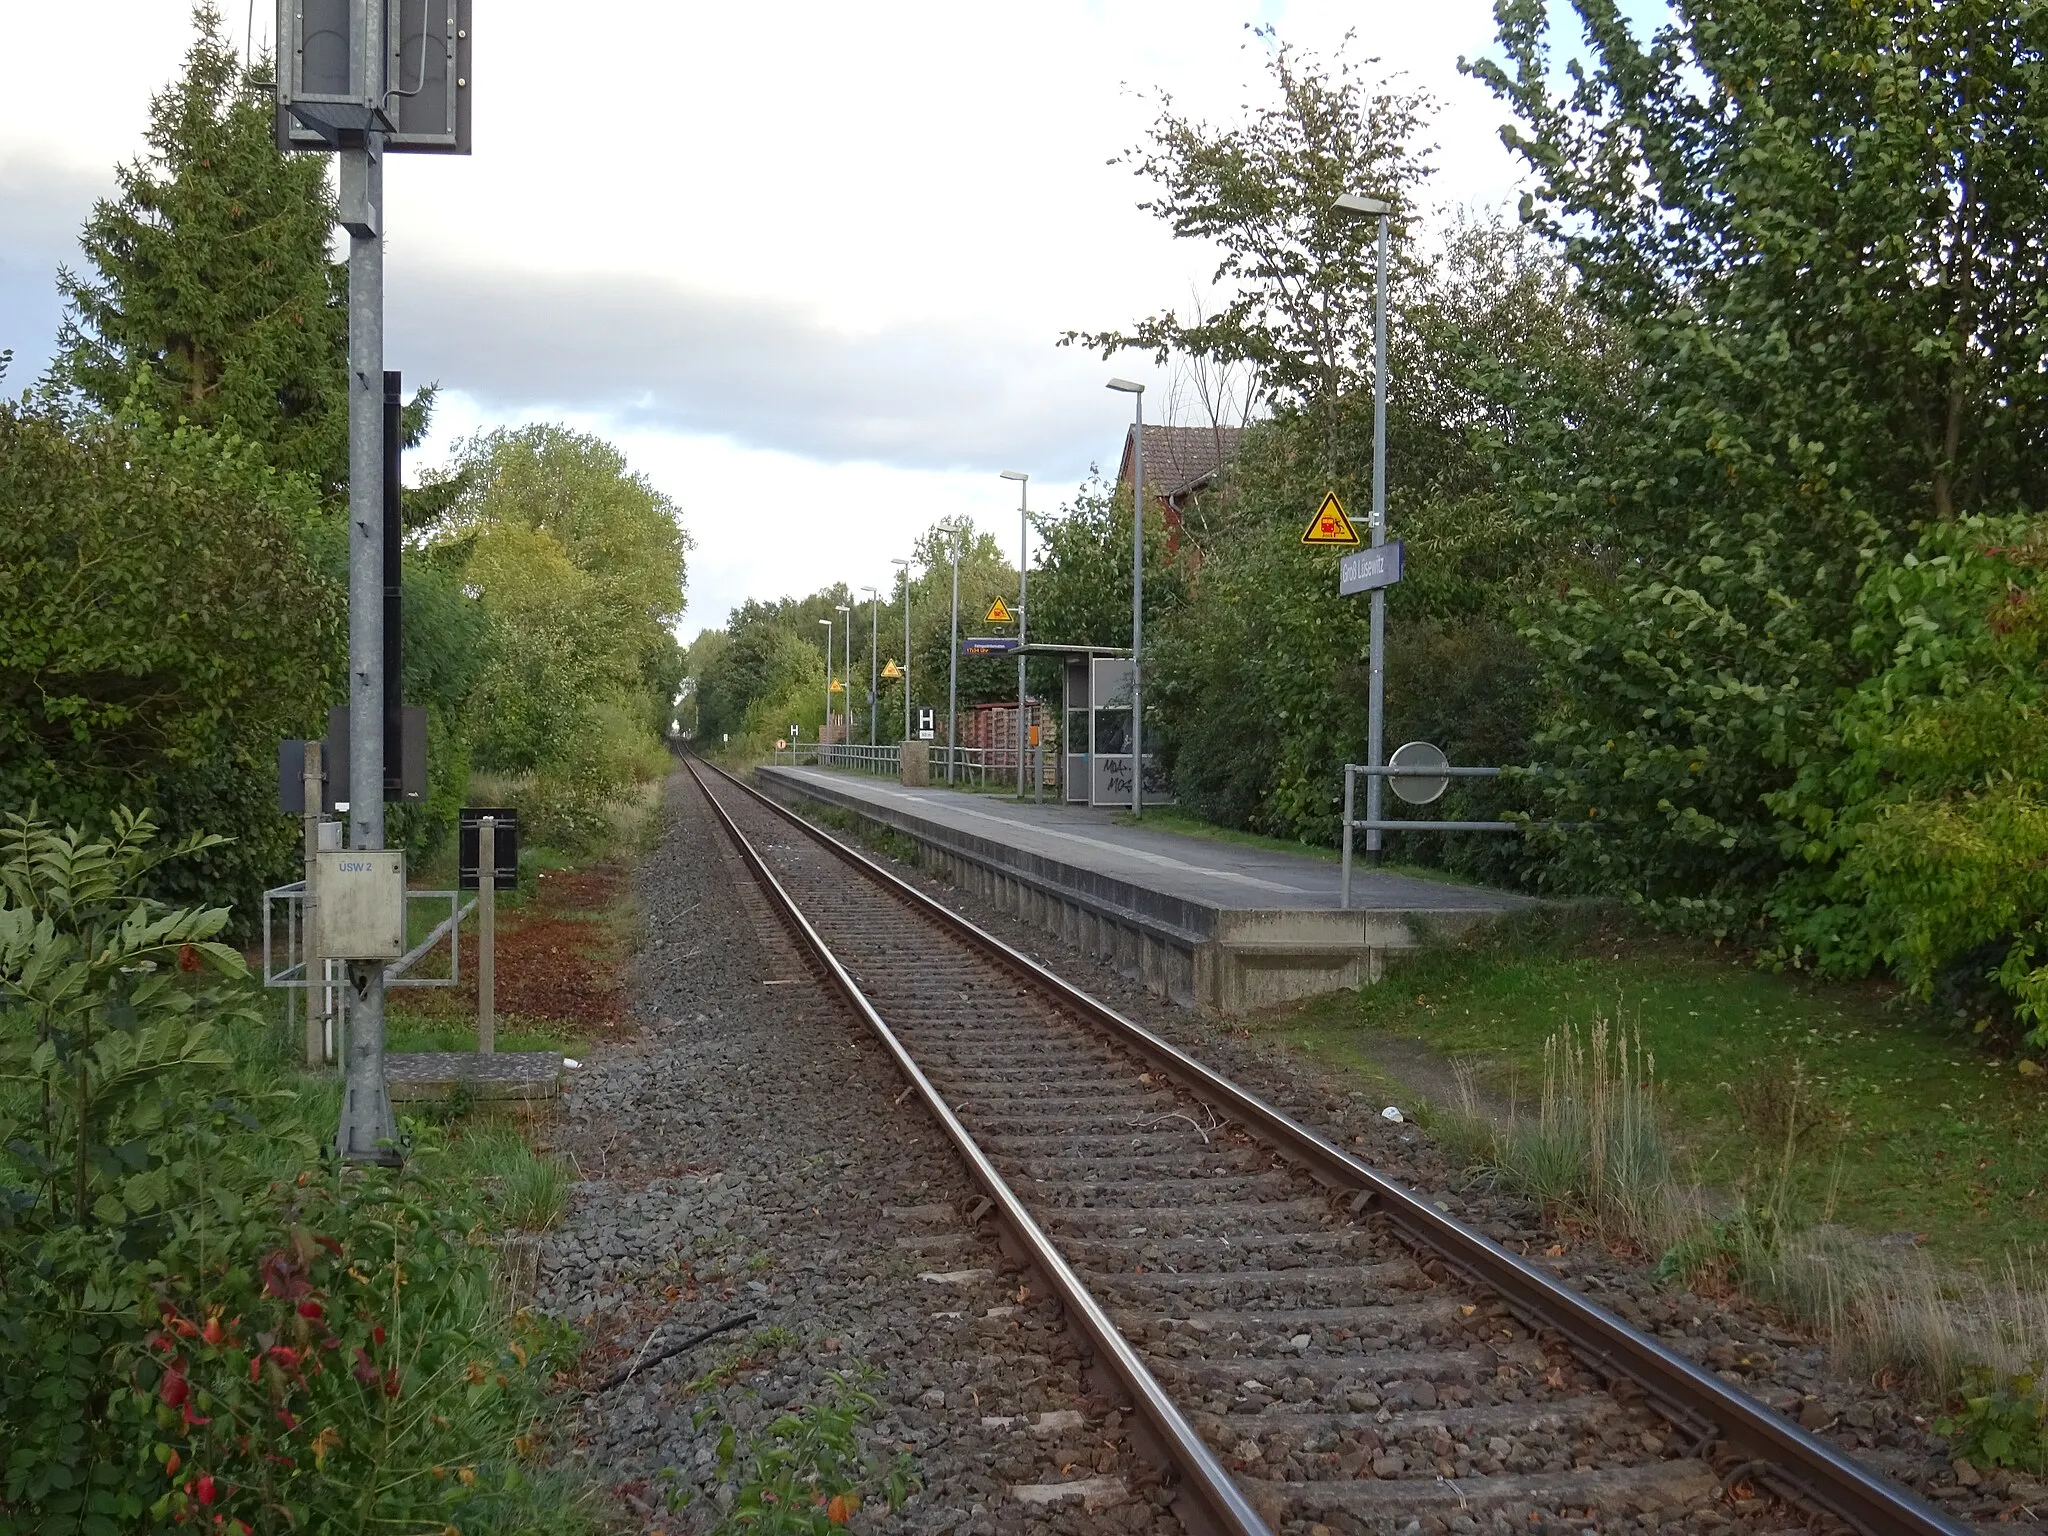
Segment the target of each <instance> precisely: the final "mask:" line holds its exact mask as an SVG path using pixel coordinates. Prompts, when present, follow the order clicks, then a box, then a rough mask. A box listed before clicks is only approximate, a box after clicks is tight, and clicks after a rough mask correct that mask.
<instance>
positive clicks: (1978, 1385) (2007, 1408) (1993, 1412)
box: [1934, 1371, 2048, 1472]
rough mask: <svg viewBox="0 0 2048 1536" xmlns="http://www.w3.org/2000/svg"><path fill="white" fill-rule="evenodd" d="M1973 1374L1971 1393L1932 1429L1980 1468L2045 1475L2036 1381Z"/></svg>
mask: <svg viewBox="0 0 2048 1536" xmlns="http://www.w3.org/2000/svg"><path fill="white" fill-rule="evenodd" d="M1974 1375H1975V1378H1976V1380H1975V1382H1974V1387H1975V1390H1974V1391H1972V1392H1966V1393H1965V1394H1964V1396H1963V1404H1962V1407H1961V1408H1960V1409H1958V1410H1957V1411H1956V1412H1955V1414H1954V1415H1952V1416H1951V1417H1948V1418H1944V1419H1938V1420H1936V1421H1935V1425H1934V1427H1935V1429H1936V1431H1937V1432H1939V1433H1940V1434H1942V1435H1945V1436H1947V1438H1948V1441H1949V1444H1950V1445H1951V1446H1953V1447H1954V1448H1955V1450H1956V1451H1957V1453H1958V1454H1960V1455H1962V1456H1966V1457H1968V1458H1969V1459H1970V1460H1971V1461H1973V1462H1975V1463H1976V1464H1977V1465H1979V1466H1987V1467H2012V1468H2014V1469H2016V1470H2019V1471H2023V1472H2048V1425H2044V1424H2043V1422H2042V1402H2041V1387H2040V1382H2039V1378H2038V1377H2037V1376H2036V1375H2035V1373H2034V1372H2032V1371H2028V1372H2025V1373H2024V1374H2022V1375H2018V1376H2008V1377H2004V1378H2000V1377H1998V1376H1997V1375H1995V1374H1993V1373H1991V1372H1989V1371H1978V1372H1975V1373H1974Z"/></svg>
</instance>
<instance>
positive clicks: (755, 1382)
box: [536, 776, 1179, 1536]
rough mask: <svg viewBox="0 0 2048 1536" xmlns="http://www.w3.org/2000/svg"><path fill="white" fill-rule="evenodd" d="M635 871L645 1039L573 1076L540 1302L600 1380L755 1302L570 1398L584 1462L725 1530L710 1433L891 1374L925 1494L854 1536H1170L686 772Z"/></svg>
mask: <svg viewBox="0 0 2048 1536" xmlns="http://www.w3.org/2000/svg"><path fill="white" fill-rule="evenodd" d="M662 814H663V816H664V818H665V825H664V828H663V832H662V836H661V839H660V841H659V844H658V846H657V847H656V848H655V849H654V851H653V852H651V853H650V854H649V855H647V856H646V857H645V858H644V859H643V861H642V863H641V866H640V869H639V871H638V875H637V885H638V894H639V899H640V903H641V906H642V908H643V910H644V913H645V916H646V926H647V940H646V944H645V947H644V948H643V950H642V952H641V953H640V955H639V956H638V957H637V959H636V961H635V963H634V967H633V973H632V978H631V987H630V997H631V1002H630V1009H631V1013H632V1016H633V1019H634V1021H635V1030H634V1034H633V1037H632V1038H631V1039H629V1040H622V1041H620V1042H619V1043H616V1044H608V1045H605V1046H603V1047H600V1048H599V1049H597V1050H596V1051H595V1052H593V1053H592V1055H591V1056H590V1057H589V1058H588V1059H587V1060H586V1062H585V1064H584V1067H583V1069H582V1070H580V1071H579V1072H577V1073H576V1074H575V1077H574V1082H573V1084H572V1086H571V1088H570V1090H569V1091H568V1092H567V1093H566V1094H565V1096H564V1098H563V1101H562V1107H561V1113H560V1116H559V1118H558V1121H557V1122H556V1123H555V1124H554V1125H553V1126H552V1127H551V1128H550V1134H551V1136H552V1139H553V1142H554V1146H555V1149H556V1150H557V1151H558V1152H560V1153H561V1154H563V1155H564V1156H566V1157H570V1158H572V1159H573V1160H574V1165H575V1168H576V1170H577V1175H578V1177H577V1182H576V1184H575V1186H574V1188H573V1191H572V1197H571V1201H570V1205H569V1209H568V1212H567V1214H566V1215H565V1217H564V1218H563V1220H562V1222H561V1223H560V1224H559V1226H558V1227H556V1228H555V1229H554V1230H553V1231H551V1232H549V1233H547V1234H546V1235H545V1237H544V1238H543V1239H542V1241H541V1244H540V1255H539V1264H538V1282H537V1294H536V1302H537V1304H538V1305H539V1306H540V1307H542V1308H543V1309H545V1310H547V1311H549V1312H551V1313H553V1314H555V1315H558V1316H560V1317H563V1318H565V1319H567V1320H568V1321H569V1322H571V1323H572V1324H574V1325H575V1326H576V1327H577V1328H578V1329H579V1330H580V1331H581V1332H582V1333H583V1335H584V1338H585V1341H586V1350H585V1356H584V1367H583V1370H584V1382H583V1385H584V1386H586V1387H594V1386H597V1385H599V1384H600V1383H602V1382H603V1381H604V1380H605V1378H607V1377H609V1376H612V1375H614V1374H616V1373H617V1372H619V1371H620V1370H622V1369H624V1368H626V1367H627V1366H630V1365H632V1364H633V1362H634V1361H635V1359H636V1357H637V1358H641V1359H652V1358H653V1357H655V1356H658V1355H659V1354H660V1353H661V1352H662V1350H663V1349H664V1347H666V1346H669V1345H673V1344H675V1343H679V1342H681V1340H682V1339H684V1338H686V1337H688V1336H689V1335H690V1334H692V1333H694V1332H696V1331H698V1330H701V1329H704V1328H708V1327H712V1326H715V1325H717V1324H718V1323H720V1322H722V1321H725V1320H728V1319H730V1318H732V1317H733V1316H735V1315H737V1314H739V1313H745V1312H751V1313H752V1314H754V1316H753V1319H752V1321H751V1322H749V1323H747V1324H746V1325H744V1326H743V1327H742V1328H740V1329H738V1330H737V1331H735V1332H733V1333H731V1334H728V1335H725V1336H722V1337H720V1338H717V1339H714V1340H711V1341H709V1342H707V1343H705V1344H704V1345H702V1346H700V1347H698V1348H696V1349H694V1350H691V1351H689V1352H687V1353H685V1354H684V1355H682V1356H680V1357H678V1358H675V1359H672V1360H668V1361H666V1362H662V1363H658V1364H651V1365H649V1366H647V1367H646V1368H645V1369H643V1370H641V1371H639V1372H638V1374H636V1375H634V1376H632V1377H631V1378H630V1379H629V1380H627V1381H626V1382H625V1383H624V1384H622V1385H619V1386H616V1387H613V1388H611V1389H610V1390H608V1391H602V1392H595V1393H592V1394H590V1395H588V1396H584V1397H581V1398H579V1399H577V1400H575V1401H574V1402H573V1403H572V1405H571V1406H570V1407H569V1408H567V1409H566V1410H565V1414H564V1421H563V1424H562V1426H561V1429H562V1435H561V1439H562V1441H563V1443H565V1444H566V1445H568V1446H569V1456H570V1458H571V1459H572V1460H573V1461H574V1462H575V1463H577V1464H579V1465H581V1466H582V1467H584V1468H586V1469H588V1471H589V1472H590V1473H591V1474H592V1475H593V1477H594V1478H595V1479H596V1480H597V1481H598V1482H599V1483H600V1484H601V1485H602V1486H603V1487H604V1488H606V1489H607V1490H608V1491H609V1494H610V1497H611V1500H612V1503H613V1506H614V1508H615V1510H616V1513H617V1516H618V1519H619V1521H620V1522H621V1523H622V1524H624V1525H626V1526H628V1527H632V1526H637V1527H639V1528H642V1529H647V1530H669V1531H703V1530H709V1529H711V1528H712V1527H713V1526H715V1525H716V1524H717V1523H718V1520H719V1518H720V1516H721V1514H722V1513H723V1512H724V1510H725V1509H726V1508H728V1507H729V1505H730V1502H731V1500H732V1497H733V1493H734V1485H733V1483H732V1481H731V1480H730V1479H729V1478H727V1477H724V1476H722V1475H721V1472H720V1468H719V1460H718V1455H717V1447H718V1442H719V1438H720V1436H721V1435H722V1434H724V1433H725V1432H726V1431H727V1429H728V1428H730V1430H731V1431H732V1433H733V1434H734V1435H735V1436H736V1437H737V1438H738V1439H739V1441H740V1442H741V1443H742V1444H744V1443H745V1441H746V1440H747V1439H748V1437H749V1436H751V1435H754V1434H757V1433H759V1432H760V1431H761V1430H762V1429H763V1428H764V1426H765V1425H766V1424H767V1423H769V1422H770V1421H771V1420H772V1419H773V1418H774V1417H775V1416H776V1415H778V1414H780V1413H782V1412H785V1411H788V1410H791V1409H793V1408H796V1407H799V1406H802V1405H805V1404H812V1403H817V1402H819V1401H821V1400H824V1399H825V1398H827V1397H829V1396H830V1395H831V1393H832V1391H833V1382H834V1377H835V1375H845V1374H848V1373H861V1372H872V1373H873V1375H872V1377H871V1378H870V1379H869V1380H868V1384H867V1390H869V1391H870V1392H872V1393H873V1394H874V1395H875V1397H876V1398H877V1399H878V1400H879V1407H878V1409H877V1410H876V1411H875V1412H874V1414H873V1415H872V1416H871V1418H870V1420H869V1422H868V1424H867V1425H866V1427H865V1429H864V1431H863V1434H864V1437H865V1440H866V1442H867V1445H868V1449H869V1451H870V1454H871V1456H872V1458H873V1459H874V1460H875V1461H876V1462H877V1463H878V1464H887V1463H890V1462H892V1461H895V1460H896V1459H897V1458H898V1457H902V1458H905V1461H904V1463H903V1464H904V1465H905V1466H906V1468H907V1469H908V1470H909V1471H910V1472H911V1473H912V1475H913V1476H914V1477H915V1478H916V1480H917V1481H918V1483H919V1484H921V1491H919V1492H917V1493H916V1494H914V1495H913V1496H912V1497H911V1498H910V1499H909V1500H908V1502H907V1503H906V1504H905V1505H904V1506H903V1507H902V1508H901V1509H899V1510H896V1511H894V1512H891V1511H889V1510H887V1508H886V1507H885V1505H884V1503H883V1502H882V1501H881V1500H880V1499H874V1500H871V1502H869V1503H868V1504H867V1505H866V1506H865V1507H864V1508H862V1509H861V1510H860V1511H859V1512H858V1513H857V1514H855V1515H854V1517H853V1522H852V1524H853V1527H854V1528H855V1529H857V1530H858V1529H863V1528H865V1529H870V1530H881V1529H888V1530H891V1531H911V1532H955V1531H957V1532H961V1533H963V1536H1013V1533H1014V1536H1040V1533H1055V1532H1058V1533H1074V1536H1094V1533H1098V1532H1112V1531H1124V1532H1149V1531H1158V1532H1162V1533H1163V1532H1166V1531H1169V1530H1177V1529H1178V1528H1179V1526H1178V1522H1177V1521H1176V1520H1175V1519H1174V1517H1173V1516H1172V1515H1171V1513H1170V1512H1168V1511H1167V1509H1166V1494H1165V1490H1163V1489H1162V1488H1160V1487H1159V1486H1158V1484H1157V1483H1156V1481H1155V1480H1154V1479H1153V1478H1152V1476H1151V1474H1150V1472H1149V1469H1148V1468H1147V1466H1146V1464H1145V1463H1144V1462H1143V1461H1142V1460H1141V1459H1139V1458H1138V1457H1136V1456H1135V1455H1134V1453H1133V1452H1132V1449H1131V1447H1130V1445H1129V1444H1128V1443H1127V1441H1126V1438H1125V1435H1124V1433H1123V1426H1122V1423H1121V1420H1120V1417H1119V1415H1118V1414H1117V1413H1116V1412H1115V1410H1114V1407H1113V1405H1112V1403H1111V1402H1110V1401H1109V1400H1108V1399H1107V1398H1105V1397H1101V1396H1099V1395H1096V1394H1095V1393H1093V1392H1092V1391H1091V1389H1090V1387H1089V1384H1088V1382H1087V1381H1086V1379H1085V1376H1084V1371H1083V1365H1084V1359H1083V1354H1082V1351H1081V1349H1080V1348H1079V1347H1078V1346H1077V1344H1076V1342H1075V1340H1074V1338H1073V1337H1072V1335H1071V1334H1070V1333H1069V1332H1068V1331H1067V1330H1066V1329H1065V1328H1064V1326H1063V1325H1062V1323H1061V1321H1060V1315H1059V1309H1058V1306H1057V1304H1056V1303H1054V1302H1052V1301H1050V1300H1047V1299H1044V1298H1041V1297H1037V1296H1034V1295H1033V1294H1031V1287H1030V1285H1029V1284H1028V1282H1027V1281H1026V1280H1025V1278H1024V1277H1023V1276H1021V1275H1020V1274H1019V1273H1018V1272H1017V1271H1016V1268H1015V1266H1014V1265H1012V1264H1011V1263H1010V1262H1009V1261H1008V1260H1006V1259H1005V1257H1004V1256H1003V1254H1002V1252H1001V1250H1000V1248H999V1246H998V1244H997V1242H996V1239H995V1234H994V1232H993V1229H992V1228H991V1227H990V1226H989V1225H987V1224H985V1223H978V1222H975V1221H972V1220H970V1219H969V1217H968V1214H967V1213H968V1212H969V1211H970V1210H971V1209H973V1202H974V1200H975V1193H976V1192H975V1191H974V1190H973V1188H972V1187H971V1186H970V1185H969V1183H968V1181H967V1178H966V1176H965V1173H964V1171H963V1170H962V1168H961V1166H960V1164H959V1162H958V1160H957V1159H956V1158H955V1157H954V1155H953V1154H952V1152H951V1150H950V1149H949V1148H948V1147H947V1146H946V1145H945V1144H944V1142H943V1141H942V1139H941V1137H940V1134H939V1132H938V1130H937V1128H936V1127H935V1126H934V1125H933V1123H932V1122H931V1121H930V1120H929V1118H928V1116H927V1115H926V1113H925V1111H924V1109H923V1108H922V1106H921V1105H920V1104H919V1103H918V1102H917V1101H916V1100H915V1099H914V1098H908V1097H906V1096H904V1095H903V1091H902V1084H901V1082H900V1081H899V1080H898V1078H897V1077H896V1075H895V1073H894V1071H893V1069H892V1068H891V1067H890V1066H889V1064H888V1063H887V1061H886V1060H885V1058H884V1057H883V1054H882V1052H881V1050H880V1048H879V1047H878V1046H876V1045H874V1044H872V1043H871V1042H870V1041H869V1039H868V1038H867V1037H866V1035H865V1032H864V1030H863V1028H862V1026H860V1025H859V1024H858V1023H857V1022H856V1021H855V1020H854V1019H853V1017H852V1015H851V1013H850V1012H849V1010H847V1009H846V1008H845V1006H844V1005H843V1003H841V1002H840V1001H839V1000H838V999H837V998H836V997H834V996H832V995H831V994H829V993H828V992H827V991H826V990H825V989H824V986H823V984H822V983H821V982H820V980H819V979H818V978H816V977H815V976H814V975H813V974H812V973H811V972H810V971H809V970H808V969H807V967H806V965H805V962H804V960H803V959H802V958H801V956H800V955H799V953H798V951H797V950H796V948H795V946H794V944H793V943H792V942H791V940H790V939H789V938H788V936H787V935H786V934H785V933H784V931H783V930H782V929H781V927H780V926H779V924H778V923H777V922H776V921H775V919H774V917H773V916H772V915H771V913H770V912H769V909H768V908H767V905H766V903H765V901H764V900H763V899H762V897H761V896H760V894H759V892H758V891H757V890H756V889H755V887H754V884H753V881H752V878H751V876H750V875H749V874H748V873H747V871H746V869H745V867H744V866H743V865H742V864H741V863H740V862H739V860H738V858H737V856H736V855H735V854H733V853H732V852H731V850H730V849H729V847H728V846H727V844H726V840H725V838H724V835H723V833H722V832H721V831H720V830H719V829H718V827H717V825H716V823H715V822H714V821H713V820H712V818H711V817H710V815H709V813H708V811H707V810H706V809H705V807H704V805H703V802H702V800H701V799H700V798H699V792H698V791H697V789H696V788H695V786H694V785H692V784H691V783H690V782H689V781H688V780H687V778H686V777H681V776H678V777H676V778H672V779H671V780H670V782H669V784H668V786H667V791H666V795H665V801H664V809H663V813H662Z"/></svg>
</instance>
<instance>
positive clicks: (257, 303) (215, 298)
mask: <svg viewBox="0 0 2048 1536" xmlns="http://www.w3.org/2000/svg"><path fill="white" fill-rule="evenodd" d="M193 23H194V25H195V27H196V29H197V34H198V35H197V36H196V37H195V38H194V40H193V44H192V48H191V50H190V52H189V53H187V55H186V58H185V68H184V72H183V74H182V76H181V77H180V78H179V79H178V80H177V81H175V82H174V83H172V84H171V85H170V86H169V87H167V88H166V89H165V90H163V91H161V92H159V93H158V94H157V96H156V97H155V98H154V99H153V100H152V101H151V103H150V125H149V132H148V136H147V137H148V142H149V146H150V148H149V153H148V154H147V155H145V156H143V157H141V158H138V159H136V160H134V161H131V162H130V163H128V164H127V165H125V166H122V167H121V168H120V169H119V171H118V173H117V174H118V176H119V178H120V184H121V191H120V195H119V196H118V197H116V198H114V199H111V200H104V201H102V202H100V203H99V204H98V205H97V206H96V207H95V208H94V210H93V213H92V217H91V218H90V219H89V220H88V221H87V223H86V226H85V228H84V230H83V232H82V233H81V235H80V244H81V245H82V246H83V247H84V250H85V253H86V257H87V259H88V260H89V261H90V263H91V266H92V268H93V271H94V274H95V275H93V276H81V275H79V274H76V273H73V272H71V271H69V270H66V271H64V272H62V273H61V274H60V276H59V279H58V285H59V288H60V290H61V292H62V293H63V295H64V299H65V303H66V308H67V315H66V319H65V323H64V328H63V331H62V334H61V337H60V351H59V355H58V358H57V360H56V362H55V364H54V365H53V374H54V376H55V379H56V381H57V382H58V383H59V384H62V385H68V386H70V387H72V388H75V389H76V390H77V391H78V392H79V393H80V394H81V395H83V396H84V397H85V398H86V399H87V400H88V401H90V402H92V403H93V404H94V405H97V406H98V407H100V408H101V409H103V410H112V409H113V408H115V407H117V406H119V405H120V404H121V403H122V402H123V401H124V400H126V399H127V398H128V397H129V396H130V395H131V394H135V395H138V396H139V397H140V399H141V400H142V402H143V403H144V404H146V405H147V406H148V407H149V408H150V409H152V410H153V411H156V412H158V413H160V414H161V415H163V416H164V417H165V418H167V419H169V420H173V421H176V420H184V421H188V422H191V423H193V424H194V425H197V426H200V427H204V428H207V429H209V430H212V431H217V432H228V433H236V434H239V435H241V436H242V437H244V438H247V439H250V440H252V441H254V442H256V443H258V444H260V445H261V447H262V450H263V453H264V456H265V458H266V459H267V460H268V461H269V462H270V463H271V464H272V465H273V466H274V467H276V468H278V469H281V470H286V471H292V472H297V473H301V474H305V475H307V476H310V477H311V478H312V479H313V481H314V482H315V483H316V484H317V485H319V486H320V487H321V488H322V489H323V490H326V491H330V492H331V491H333V490H335V489H336V488H338V487H339V485H340V484H341V482H342V481H343V480H344V478H345V476H346V472H347V443H348V421H347V415H348V406H347V387H346V386H347V362H348V357H347V328H348V321H347V309H346V301H347V276H346V269H345V267H343V266H342V265H340V264H338V263H335V262H333V261H331V260H329V257H328V242H329V237H330V233H331V231H332V229H333V227H334V217H335V210H334V201H333V197H332V195H331V194H330V193H329V191H328V187H327V179H326V178H327V171H326V157H324V156H320V155H292V156H288V155H285V154H283V153H281V152H280V151H279V150H278V148H277V146H276V143H275V140H274V139H273V137H272V118H271V108H270V104H269V100H268V96H267V94H256V93H252V92H249V91H247V90H245V89H244V84H243V73H242V60H241V59H240V58H239V57H238V55H237V53H236V51H235V48H234V46H233V44H232V42H231V41H230V39H229V38H228V37H227V35H226V33H225V32H224V30H223V27H222V22H221V18H220V14H219V12H218V11H216V10H215V9H214V8H213V6H212V5H210V4H205V3H201V4H199V5H197V6H195V7H194V9H193Z"/></svg>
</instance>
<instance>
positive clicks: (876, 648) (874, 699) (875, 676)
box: [868, 587, 882, 747]
mask: <svg viewBox="0 0 2048 1536" xmlns="http://www.w3.org/2000/svg"><path fill="white" fill-rule="evenodd" d="M881 624H882V594H881V593H880V592H878V591H877V590H876V589H875V588H873V587H869V588H868V745H869V746H871V747H875V746H880V745H881V741H882V725H881V720H882V716H881V708H882V691H881V690H882V673H881V665H882V659H881V655H882V647H881V634H882V630H881Z"/></svg>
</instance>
